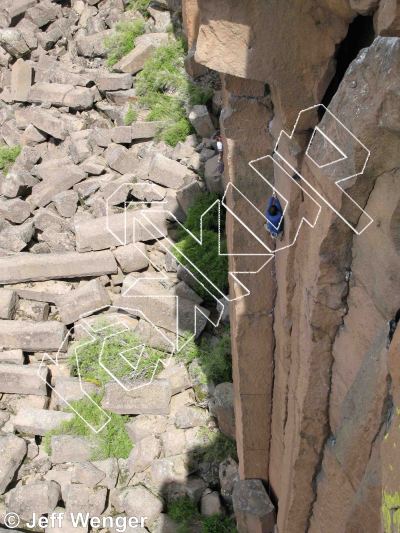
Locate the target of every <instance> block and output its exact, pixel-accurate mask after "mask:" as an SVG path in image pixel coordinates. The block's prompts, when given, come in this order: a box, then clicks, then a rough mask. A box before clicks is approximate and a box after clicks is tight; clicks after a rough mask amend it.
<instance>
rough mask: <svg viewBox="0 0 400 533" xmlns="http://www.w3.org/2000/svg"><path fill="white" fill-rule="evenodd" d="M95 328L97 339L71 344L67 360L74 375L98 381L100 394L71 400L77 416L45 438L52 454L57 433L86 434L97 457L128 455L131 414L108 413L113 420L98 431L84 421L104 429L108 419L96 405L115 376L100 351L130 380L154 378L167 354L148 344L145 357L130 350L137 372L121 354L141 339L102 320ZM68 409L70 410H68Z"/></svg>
mask: <svg viewBox="0 0 400 533" xmlns="http://www.w3.org/2000/svg"><path fill="white" fill-rule="evenodd" d="M101 328H103V329H101ZM94 329H96V330H97V333H96V334H94V339H82V340H81V341H77V342H75V343H73V344H72V345H71V349H70V352H69V356H68V359H67V363H68V366H69V368H70V371H71V375H72V376H75V377H79V376H80V377H81V379H82V380H83V381H88V382H91V383H95V384H96V385H98V386H99V393H98V394H97V395H94V396H92V400H93V401H91V400H89V399H88V398H83V399H82V400H79V401H76V402H71V406H72V407H73V408H74V410H71V409H69V411H70V412H73V413H74V417H73V418H72V420H70V421H68V422H63V423H62V424H61V425H60V426H59V427H58V428H56V429H55V430H53V431H51V432H49V433H47V434H46V436H45V438H44V443H45V448H46V450H47V451H48V453H50V452H51V437H52V436H53V435H74V436H79V437H86V438H88V439H90V440H91V441H92V442H93V443H94V453H93V457H92V459H93V460H99V459H105V458H108V457H117V458H119V457H120V458H126V457H128V456H129V453H130V451H131V449H132V442H131V440H130V438H129V436H128V434H127V432H126V430H125V424H126V422H127V421H128V420H129V417H127V416H122V415H118V414H116V413H111V412H106V413H107V415H108V416H109V417H110V418H111V420H110V421H109V422H108V423H107V425H106V426H105V427H104V429H103V430H102V431H100V432H99V433H97V434H96V433H94V432H93V431H92V429H91V428H90V426H89V425H88V424H87V423H86V422H85V421H84V420H86V421H87V422H88V423H89V424H90V425H91V426H92V427H94V428H100V427H102V426H103V424H104V423H105V422H106V420H107V417H106V416H105V415H104V412H102V411H100V410H99V409H98V408H96V405H101V400H102V397H103V395H104V386H105V385H106V383H108V382H109V381H111V380H113V379H114V378H113V377H112V376H111V375H110V374H109V373H108V372H107V371H106V370H105V369H104V368H103V367H102V366H101V365H100V361H99V354H101V362H102V363H103V365H104V366H105V367H106V368H107V369H109V371H110V372H111V373H112V374H113V375H114V376H115V377H116V378H117V379H121V380H125V379H129V378H130V377H132V378H134V379H148V378H150V377H152V376H153V375H155V373H157V372H158V371H160V370H161V369H162V365H157V363H158V361H159V359H160V358H161V357H165V354H164V352H160V351H158V350H155V349H152V348H148V347H146V348H145V351H144V353H143V357H142V358H141V359H140V360H138V356H139V355H140V351H139V350H138V351H137V352H135V353H134V354H132V352H131V353H130V352H129V351H128V352H126V353H125V357H126V359H127V360H128V361H129V362H131V363H132V364H133V365H134V366H136V367H137V370H136V371H135V372H133V369H132V367H131V366H130V364H129V363H128V361H125V360H124V359H123V358H122V357H121V352H125V351H126V350H129V348H130V347H135V346H138V345H140V344H141V341H140V339H139V338H138V337H137V336H136V335H135V334H134V333H133V332H131V331H128V330H126V331H125V330H123V331H121V330H118V329H117V328H116V327H111V326H109V327H107V324H106V323H102V322H101V321H99V322H98V323H97V324H96V325H95V328H94ZM93 402H94V403H95V404H96V405H94V403H93ZM66 410H67V411H68V409H66ZM75 411H76V412H77V413H79V415H80V416H79V415H78V414H76V412H75ZM103 411H105V410H103ZM81 417H82V418H83V419H84V420H82V418H81Z"/></svg>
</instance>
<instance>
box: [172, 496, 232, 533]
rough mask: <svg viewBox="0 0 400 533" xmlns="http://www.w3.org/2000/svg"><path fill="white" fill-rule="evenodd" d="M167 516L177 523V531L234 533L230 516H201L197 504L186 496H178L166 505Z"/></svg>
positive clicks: (184, 532) (188, 532)
mask: <svg viewBox="0 0 400 533" xmlns="http://www.w3.org/2000/svg"><path fill="white" fill-rule="evenodd" d="M168 516H169V517H170V518H172V520H174V522H176V523H177V525H178V527H177V533H190V532H191V531H201V533H235V532H236V531H237V529H236V525H235V522H234V520H233V519H232V518H229V517H226V516H223V515H213V516H202V515H201V514H200V513H199V510H198V508H197V505H196V504H195V502H194V501H193V500H191V499H190V498H188V497H183V498H179V499H177V500H175V501H173V502H171V503H170V504H169V506H168Z"/></svg>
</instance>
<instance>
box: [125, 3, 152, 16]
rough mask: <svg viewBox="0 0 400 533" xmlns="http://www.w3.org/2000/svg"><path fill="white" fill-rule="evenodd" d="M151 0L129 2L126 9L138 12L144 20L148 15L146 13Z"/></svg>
mask: <svg viewBox="0 0 400 533" xmlns="http://www.w3.org/2000/svg"><path fill="white" fill-rule="evenodd" d="M150 2H151V0H130V2H129V3H128V5H127V9H129V10H132V11H139V13H140V14H141V15H143V16H144V17H145V18H148V16H149V13H148V11H147V8H148V7H149V5H150Z"/></svg>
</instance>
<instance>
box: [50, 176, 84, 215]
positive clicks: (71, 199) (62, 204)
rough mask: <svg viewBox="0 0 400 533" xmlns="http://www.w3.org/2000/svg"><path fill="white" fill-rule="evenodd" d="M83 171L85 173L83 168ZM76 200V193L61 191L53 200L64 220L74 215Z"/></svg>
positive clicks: (77, 198) (77, 197)
mask: <svg viewBox="0 0 400 533" xmlns="http://www.w3.org/2000/svg"><path fill="white" fill-rule="evenodd" d="M83 170H84V171H85V172H87V170H86V169H85V168H83ZM78 200H79V196H78V194H77V193H76V191H62V192H60V193H58V194H56V195H55V196H54V198H53V201H54V205H55V206H56V209H57V211H58V213H59V214H60V215H61V216H62V217H65V218H71V217H73V216H74V215H75V213H76V209H77V206H78Z"/></svg>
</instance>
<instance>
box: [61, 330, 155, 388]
mask: <svg viewBox="0 0 400 533" xmlns="http://www.w3.org/2000/svg"><path fill="white" fill-rule="evenodd" d="M140 344H141V341H140V339H139V337H138V336H137V335H135V334H134V333H133V332H131V331H122V332H118V330H117V329H115V330H114V329H113V328H111V329H110V328H105V329H104V330H103V332H101V331H98V332H97V333H96V335H95V339H94V340H92V341H89V340H88V339H83V340H82V341H79V342H77V343H74V344H73V345H72V346H71V350H70V354H69V356H68V366H69V368H70V370H71V374H72V375H73V376H76V377H79V375H80V376H81V378H82V379H83V380H84V381H90V382H92V383H95V384H97V385H99V386H104V385H105V384H106V383H108V382H109V381H111V380H112V379H114V378H113V377H112V376H111V375H110V373H109V372H107V371H106V370H105V369H104V368H103V367H102V366H101V365H100V363H99V354H100V353H101V362H102V363H103V365H104V366H105V367H106V368H107V369H108V370H109V371H110V372H111V373H112V374H113V375H114V376H115V377H116V378H117V379H126V378H129V377H130V376H132V377H135V376H136V377H140V378H143V379H148V378H150V377H152V376H153V375H154V372H155V371H156V373H157V371H159V370H161V367H160V365H158V367H157V362H158V361H159V359H160V358H161V357H165V353H164V352H161V351H158V350H155V349H153V348H149V347H148V346H146V348H145V351H144V353H143V357H142V358H141V359H140V360H139V361H137V360H136V359H135V356H139V355H140V352H139V350H138V351H137V352H135V353H132V352H131V353H130V352H127V353H126V354H125V357H126V359H127V360H128V361H129V362H130V363H132V364H133V365H135V366H136V365H137V372H136V373H135V376H134V375H133V373H132V372H133V370H132V368H131V366H130V364H129V363H128V361H125V360H124V359H123V358H122V357H121V355H120V354H121V352H124V351H126V350H129V348H130V347H134V346H138V345H140Z"/></svg>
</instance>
